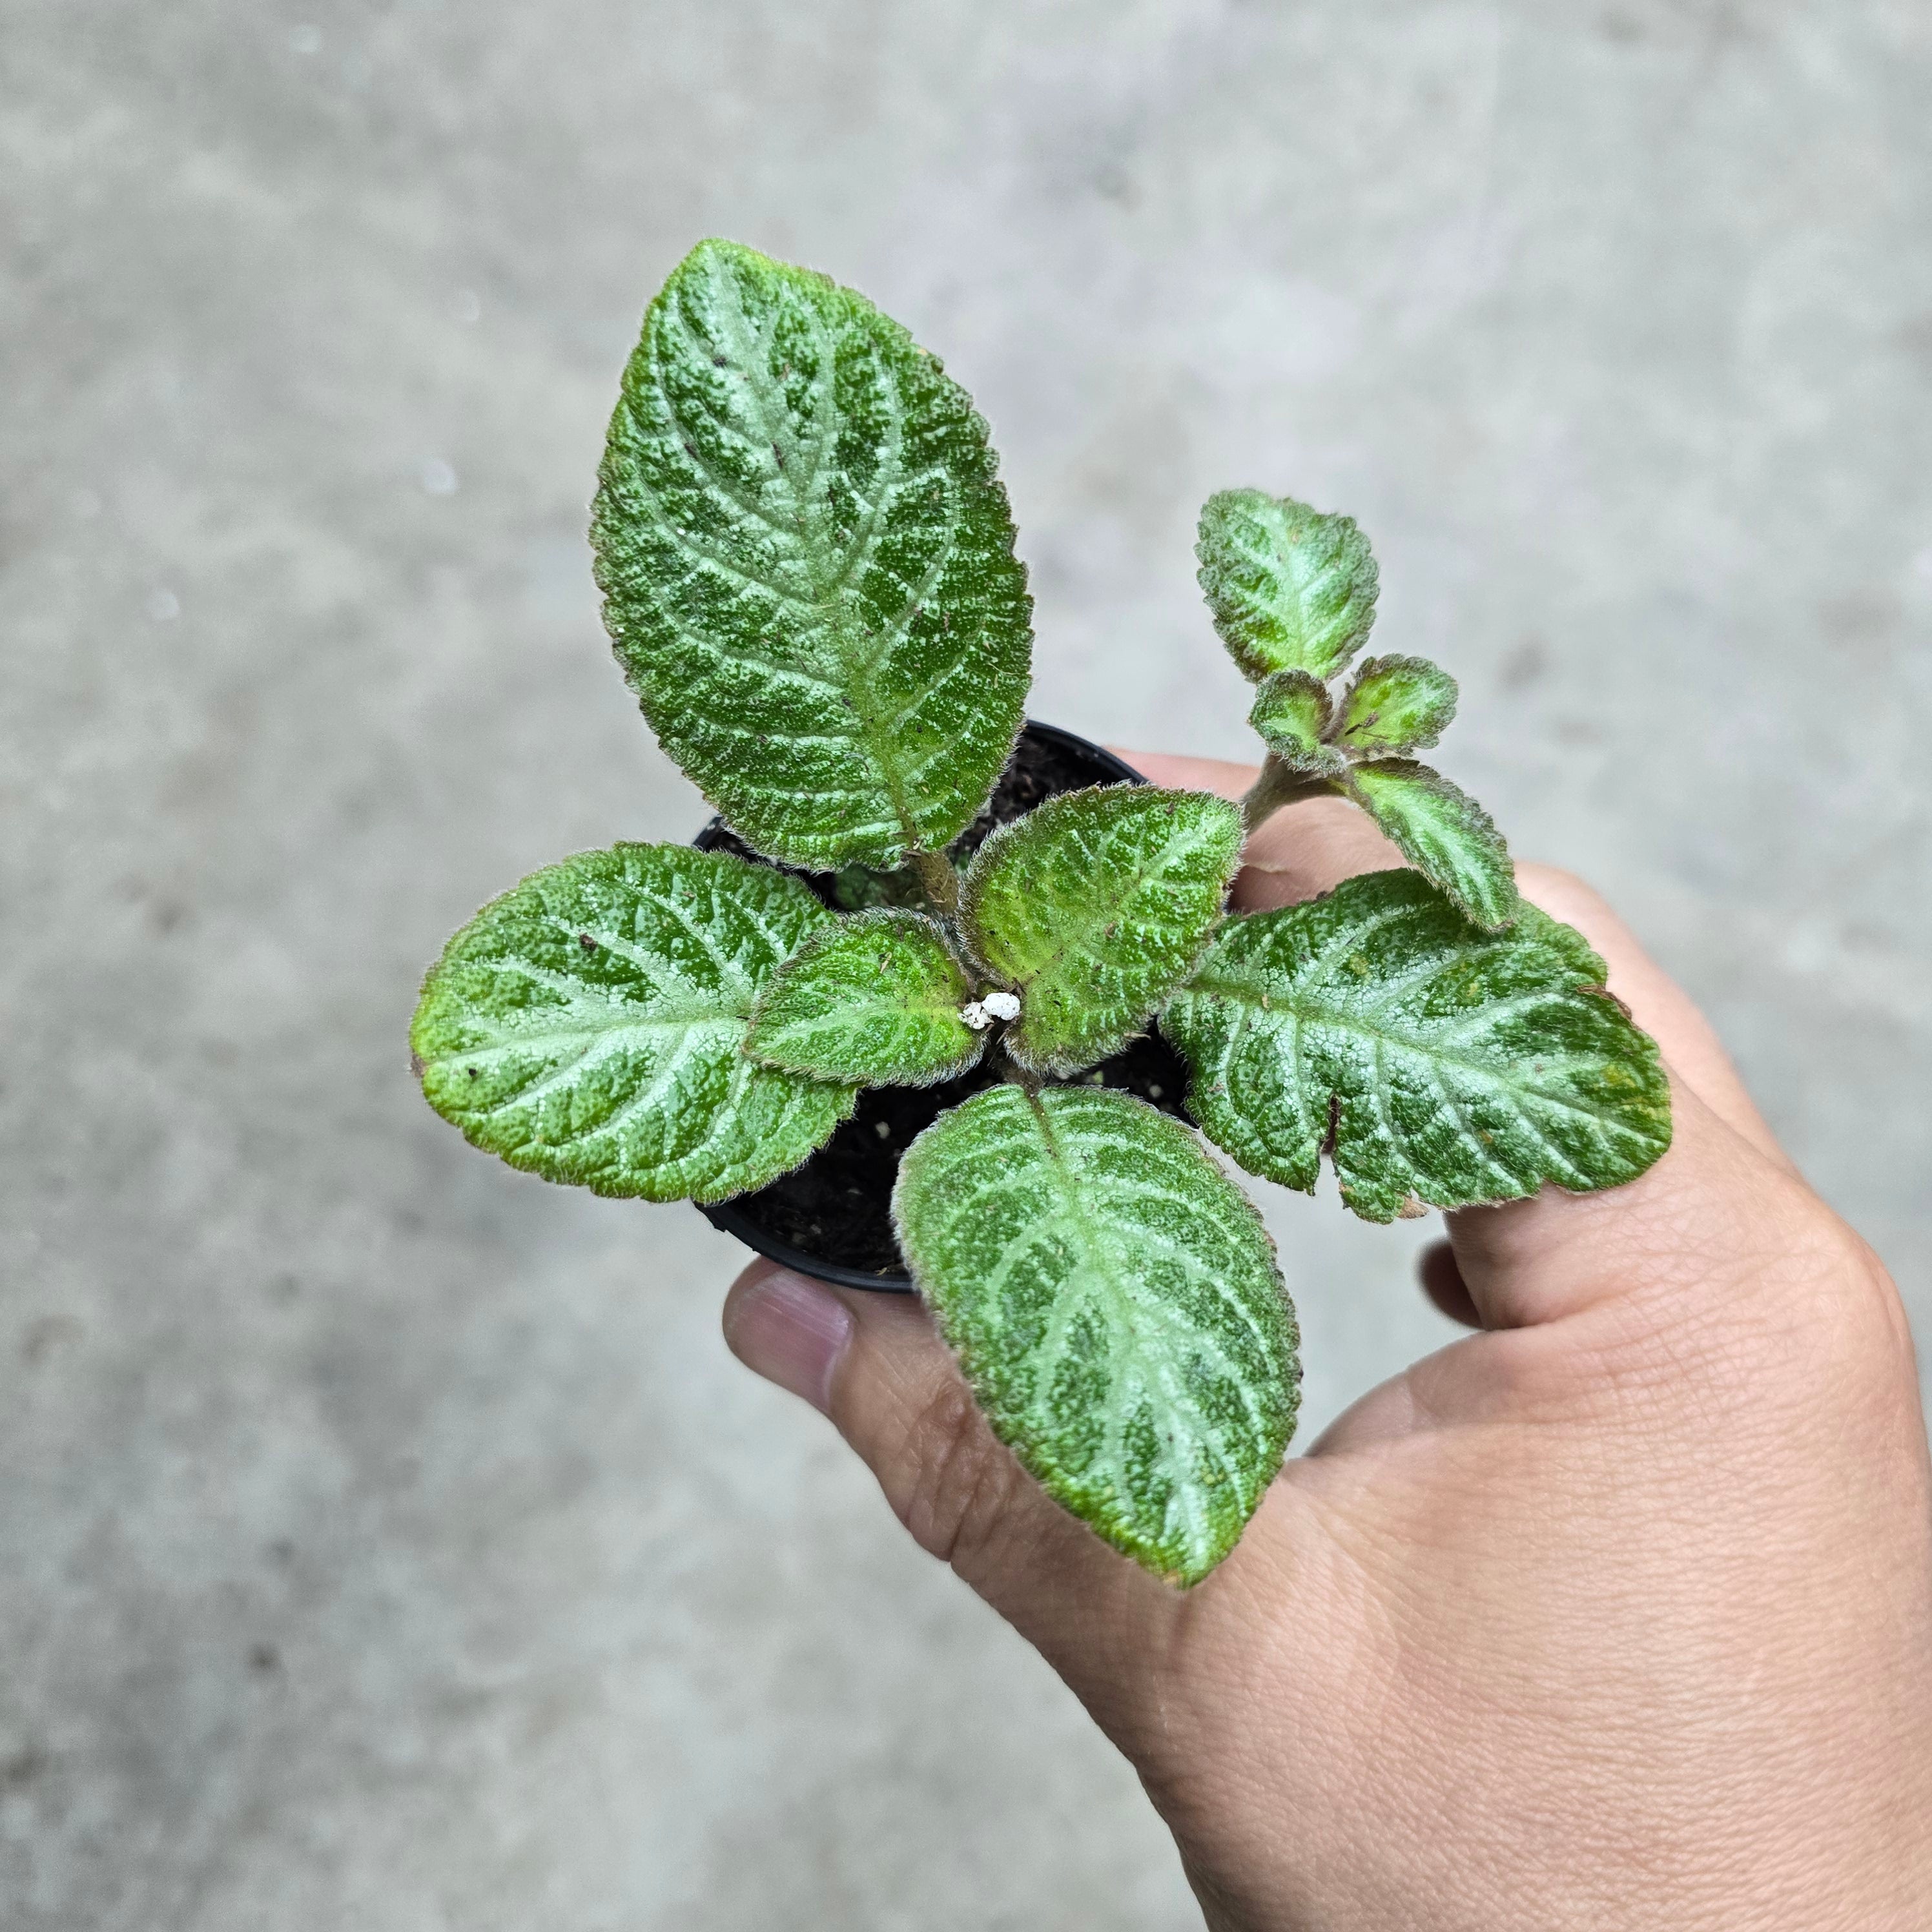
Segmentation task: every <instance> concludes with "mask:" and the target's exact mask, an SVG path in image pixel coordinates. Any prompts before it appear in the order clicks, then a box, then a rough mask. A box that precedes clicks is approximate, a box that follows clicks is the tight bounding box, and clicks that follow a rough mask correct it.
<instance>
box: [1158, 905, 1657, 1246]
mask: <svg viewBox="0 0 1932 1932" xmlns="http://www.w3.org/2000/svg"><path fill="white" fill-rule="evenodd" d="M1603 986H1604V962H1602V960H1601V959H1598V956H1596V954H1595V953H1593V952H1592V951H1591V950H1590V947H1589V944H1588V943H1587V942H1586V941H1585V939H1584V938H1583V935H1582V934H1580V933H1579V932H1576V931H1575V930H1574V929H1572V928H1571V927H1569V926H1562V925H1559V923H1558V922H1556V920H1555V919H1551V918H1550V916H1548V915H1547V913H1542V912H1539V911H1538V910H1537V909H1536V908H1535V907H1534V906H1532V905H1529V904H1527V903H1525V904H1523V905H1522V906H1521V907H1520V910H1519V913H1518V916H1517V922H1516V924H1515V925H1514V926H1512V927H1511V929H1509V930H1508V932H1500V933H1487V932H1482V931H1480V930H1479V929H1478V928H1476V927H1475V926H1472V925H1471V924H1470V923H1469V921H1468V920H1467V919H1465V918H1463V916H1462V915H1461V913H1459V912H1458V911H1457V910H1456V908H1455V907H1454V906H1453V905H1451V904H1450V903H1449V901H1448V900H1447V899H1446V898H1444V896H1443V895H1442V893H1440V892H1438V891H1437V890H1436V889H1435V888H1434V887H1433V886H1431V885H1430V883H1428V881H1427V880H1425V879H1422V878H1420V877H1418V876H1417V875H1416V874H1415V873H1413V872H1408V871H1391V872H1370V873H1367V874H1364V876H1362V877H1360V878H1355V879H1349V880H1345V881H1344V882H1343V883H1342V884H1341V885H1340V886H1337V888H1336V889H1335V890H1334V892H1331V893H1329V894H1328V895H1327V896H1326V897H1325V898H1319V899H1316V900H1313V901H1310V903H1308V904H1305V905H1297V906H1286V907H1282V908H1281V909H1280V910H1278V911H1275V912H1265V913H1254V914H1252V915H1251V916H1249V917H1247V918H1245V919H1232V920H1230V921H1229V922H1228V924H1227V925H1226V926H1223V928H1222V929H1221V931H1220V933H1219V934H1218V935H1217V937H1216V938H1215V941H1214V944H1213V945H1212V946H1211V947H1210V948H1209V949H1208V956H1207V957H1206V958H1205V959H1204V960H1203V961H1202V964H1201V970H1200V971H1199V972H1198V973H1197V974H1196V975H1195V977H1194V978H1193V980H1192V981H1191V982H1190V983H1189V985H1188V986H1187V988H1186V989H1185V990H1184V992H1181V993H1180V994H1178V995H1177V996H1176V997H1175V999H1174V1000H1173V1001H1172V1003H1171V1004H1169V1007H1168V1008H1167V1010H1166V1012H1165V1013H1163V1015H1162V1016H1161V1030H1162V1031H1163V1032H1164V1033H1166V1034H1167V1035H1168V1036H1169V1038H1170V1039H1172V1040H1173V1041H1174V1042H1175V1045H1176V1046H1178V1047H1179V1048H1180V1049H1181V1052H1183V1053H1184V1054H1185V1055H1186V1056H1187V1060H1188V1062H1189V1064H1190V1068H1191V1069H1192V1071H1193V1082H1192V1084H1191V1085H1190V1088H1189V1089H1188V1097H1187V1104H1188V1108H1189V1110H1190V1112H1192V1113H1193V1116H1194V1118H1195V1119H1196V1120H1197V1121H1199V1122H1200V1124H1201V1127H1202V1130H1203V1131H1204V1132H1205V1133H1206V1134H1207V1135H1208V1138H1209V1139H1211V1140H1213V1141H1214V1142H1216V1143H1217V1145H1220V1146H1221V1147H1223V1148H1226V1150H1227V1151H1228V1152H1229V1154H1232V1155H1233V1156H1234V1157H1235V1160H1238V1161H1239V1162H1240V1163H1241V1165H1242V1166H1244V1167H1245V1168H1247V1169H1248V1170H1249V1172H1250V1173H1253V1174H1259V1175H1265V1177H1266V1178H1268V1179H1269V1180H1271V1181H1280V1182H1282V1183H1283V1184H1284V1185H1286V1186H1287V1187H1299V1188H1302V1189H1304V1190H1307V1189H1312V1188H1313V1187H1314V1185H1315V1179H1316V1172H1317V1169H1319V1166H1320V1163H1321V1156H1322V1149H1323V1148H1324V1146H1325V1145H1331V1142H1332V1148H1333V1154H1334V1162H1335V1171H1336V1173H1337V1176H1338V1178H1340V1181H1341V1184H1342V1193H1343V1199H1345V1200H1346V1202H1348V1204H1349V1206H1350V1207H1351V1208H1353V1209H1354V1210H1355V1212H1356V1213H1357V1214H1360V1215H1361V1216H1363V1217H1364V1218H1365V1219H1367V1220H1371V1221H1388V1220H1393V1219H1394V1217H1396V1216H1397V1214H1401V1213H1403V1212H1404V1211H1406V1210H1410V1209H1412V1208H1413V1207H1414V1205H1415V1204H1417V1203H1418V1202H1421V1203H1427V1205H1430V1206H1432V1207H1436V1208H1460V1207H1466V1206H1469V1205H1472V1204H1473V1203H1475V1202H1485V1201H1508V1200H1512V1199H1517V1197H1519V1196H1523V1195H1526V1194H1533V1193H1535V1192H1536V1190H1538V1188H1539V1187H1541V1186H1542V1185H1543V1184H1544V1182H1545V1181H1554V1182H1555V1183H1556V1184H1557V1185H1558V1186H1559V1187H1567V1188H1569V1189H1571V1190H1574V1191H1577V1192H1579V1193H1583V1192H1587V1191H1589V1190H1592V1189H1595V1188H1600V1187H1615V1186H1616V1185H1617V1184H1619V1183H1620V1182H1622V1181H1630V1180H1632V1179H1634V1178H1635V1177H1636V1176H1637V1175H1640V1174H1641V1173H1642V1172H1643V1171H1644V1169H1646V1168H1647V1167H1649V1166H1650V1165H1651V1163H1652V1162H1653V1161H1655V1160H1656V1159H1657V1158H1658V1156H1659V1155H1661V1154H1662V1153H1663V1152H1664V1150H1665V1148H1667V1147H1668V1146H1669V1145H1670V1084H1669V1082H1668V1081H1667V1079H1666V1077H1665V1075H1664V1070H1663V1068H1662V1067H1661V1065H1660V1064H1659V1063H1658V1055H1657V1047H1656V1045H1655V1043H1654V1042H1653V1041H1652V1040H1651V1039H1650V1038H1649V1036H1648V1035H1647V1034H1644V1033H1643V1032H1642V1031H1640V1030H1639V1029H1638V1028H1637V1026H1636V1025H1634V1024H1633V1023H1632V1022H1631V1019H1629V1017H1628V1016H1627V1015H1626V1014H1625V1012H1624V1010H1623V1009H1622V1007H1620V1006H1619V1004H1617V1002H1616V1001H1615V1000H1613V999H1612V998H1610V995H1608V994H1607V993H1606V992H1604V990H1603Z"/></svg>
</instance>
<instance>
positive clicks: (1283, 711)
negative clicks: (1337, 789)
mask: <svg viewBox="0 0 1932 1932" xmlns="http://www.w3.org/2000/svg"><path fill="white" fill-rule="evenodd" d="M1333 721H1334V706H1333V705H1332V704H1331V703H1330V702H1329V698H1328V686H1327V685H1325V684H1324V683H1323V682H1322V680H1321V679H1319V677H1317V676H1315V674H1314V673H1313V672H1312V671H1305V670H1278V671H1276V672H1274V673H1272V674H1271V676H1268V677H1265V678H1264V679H1262V682H1261V685H1260V687H1259V689H1258V690H1257V691H1256V693H1255V702H1254V708H1253V709H1252V710H1251V711H1250V712H1249V713H1248V722H1249V723H1250V724H1252V725H1253V727H1255V729H1256V730H1257V731H1259V733H1261V735H1262V738H1263V739H1265V741H1266V742H1267V745H1268V749H1269V750H1270V751H1272V752H1273V753H1274V754H1275V756H1276V757H1277V758H1279V759H1280V760H1281V761H1282V763H1283V764H1285V765H1287V766H1289V767H1290V768H1291V769H1293V770H1295V771H1298V772H1307V773H1309V774H1310V776H1313V777H1327V776H1329V775H1333V774H1335V773H1337V772H1341V771H1343V769H1346V766H1347V764H1348V762H1349V761H1348V760H1347V759H1346V758H1345V757H1343V755H1342V754H1341V753H1340V751H1337V750H1336V748H1334V745H1330V744H1327V743H1325V742H1323V739H1324V737H1325V733H1327V731H1328V727H1329V726H1330V724H1331V723H1333Z"/></svg>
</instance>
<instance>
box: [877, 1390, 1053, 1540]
mask: <svg viewBox="0 0 1932 1932" xmlns="http://www.w3.org/2000/svg"><path fill="white" fill-rule="evenodd" d="M904 1467H905V1469H906V1470H907V1481H906V1483H905V1484H904V1489H903V1490H902V1492H901V1494H900V1496H898V1498H897V1499H895V1504H896V1507H897V1509H898V1516H899V1520H900V1521H901V1522H902V1523H904V1525H905V1526H906V1528H907V1529H908V1530H909V1531H910V1532H911V1533H912V1535H913V1539H914V1540H915V1541H916V1542H917V1543H918V1544H919V1547H920V1548H921V1549H922V1550H926V1551H928V1552H929V1553H930V1554H932V1556H937V1557H938V1558H939V1559H940V1560H941V1562H944V1563H950V1564H951V1565H953V1567H954V1568H956V1569H957V1568H962V1567H963V1566H965V1565H970V1564H971V1562H972V1560H973V1559H974V1558H975V1557H976V1556H978V1555H979V1554H980V1553H982V1552H983V1550H985V1548H986V1546H987V1544H989V1542H991V1541H992V1539H993V1538H995V1536H996V1535H998V1532H999V1531H1000V1529H1001V1525H1002V1523H1003V1522H1004V1519H1005V1517H1006V1515H1007V1508H1008V1506H1009V1505H1010V1503H1011V1502H1012V1500H1013V1493H1014V1490H1015V1488H1016V1485H1017V1484H1018V1483H1019V1481H1022V1480H1024V1478H1023V1477H1022V1472H1021V1470H1020V1467H1019V1464H1018V1463H1016V1461H1015V1460H1013V1453H1012V1451H1010V1450H1009V1449H1008V1448H1007V1447H1006V1446H1005V1445H1004V1444H1003V1443H1001V1442H999V1441H998V1439H996V1438H995V1436H994V1435H993V1433H992V1430H990V1429H989V1428H988V1427H987V1426H986V1420H985V1418H983V1416H982V1415H980V1412H979V1410H978V1409H977V1407H975V1406H974V1401H973V1398H972V1397H971V1394H969V1393H968V1391H967V1390H966V1388H965V1386H964V1385H963V1384H962V1383H960V1382H946V1383H944V1384H942V1385H941V1387H940V1388H938V1390H936V1391H935V1392H934V1393H933V1394H932V1395H931V1396H930V1397H928V1398H927V1400H926V1402H925V1403H923V1405H922V1406H921V1407H920V1409H919V1411H918V1412H917V1413H916V1415H914V1416H913V1421H912V1424H911V1427H910V1429H909V1430H908V1431H907V1436H906V1442H905V1452H904Z"/></svg>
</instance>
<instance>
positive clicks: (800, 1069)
mask: <svg viewBox="0 0 1932 1932" xmlns="http://www.w3.org/2000/svg"><path fill="white" fill-rule="evenodd" d="M972 996H973V989H972V986H971V983H970V982H969V981H968V979H967V977H966V975H965V973H964V972H963V971H962V970H961V968H960V965H959V961H958V960H957V959H955V958H954V957H953V951H952V949H951V948H950V947H949V946H948V945H947V943H946V939H945V935H944V934H943V933H942V932H941V931H940V929H939V927H938V924H937V922H935V921H934V920H932V919H928V918H926V917H924V916H922V915H921V914H919V913H910V912H884V911H881V912H865V913H859V915H858V916H856V917H855V918H852V919H841V920H840V921H839V922H838V924H837V925H836V926H832V927H830V928H829V929H826V930H825V931H823V932H815V933H814V934H813V935H811V938H808V940H806V941H805V944H803V945H802V946H801V947H799V950H797V951H796V953H793V955H792V956H791V958H790V959H788V960H787V961H786V962H785V963H784V965H783V966H781V968H779V969H778V974H777V977H775V978H774V979H773V980H772V983H770V985H769V986H767V987H766V989H765V990H764V992H763V994H762V995H760V998H759V1001H758V1004H757V1007H756V1008H755V1009H754V1011H753V1013H752V1015H751V1032H750V1034H749V1036H748V1037H747V1039H746V1040H745V1052H747V1053H748V1054H749V1055H751V1058H753V1059H754V1060H755V1061H758V1062H759V1063H760V1065H763V1066H766V1067H783V1068H784V1070H786V1071H787V1072H788V1073H808V1074H810V1075H811V1076H814V1078H816V1079H820V1080H849V1081H853V1082H856V1083H857V1084H858V1085H861V1086H866V1087H877V1086H901V1087H926V1086H929V1085H932V1082H935V1081H936V1080H950V1079H952V1078H953V1076H954V1075H956V1074H959V1073H965V1071H966V1070H967V1069H968V1067H971V1066H972V1065H973V1064H974V1063H975V1062H976V1061H977V1060H978V1059H979V1058H980V1052H981V1050H982V1049H983V1046H984V1045H985V1034H984V1033H983V1032H976V1031H974V1029H973V1028H971V1027H969V1026H968V1025H967V1024H966V1022H965V1020H963V1019H962V1018H961V1017H960V1010H961V1008H962V1007H963V1006H965V1004H966V1003H967V1002H968V1001H970V1000H971V998H972Z"/></svg>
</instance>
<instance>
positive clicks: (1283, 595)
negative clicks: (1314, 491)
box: [1194, 490, 1379, 682]
mask: <svg viewBox="0 0 1932 1932" xmlns="http://www.w3.org/2000/svg"><path fill="white" fill-rule="evenodd" d="M1194 553H1195V555H1196V556H1197V557H1199V559H1200V561H1201V571H1200V581H1201V588H1202V591H1203V592H1205V594H1206V596H1207V598H1208V609H1209V610H1211V612H1212V613H1214V628H1216V629H1217V631H1220V634H1221V641H1222V642H1223V643H1225V644H1226V646H1228V649H1229V651H1230V652H1232V655H1233V656H1234V659H1235V663H1237V664H1239V665H1240V666H1241V670H1242V673H1243V674H1244V676H1247V677H1249V678H1251V679H1254V680H1256V682H1259V680H1260V679H1262V678H1265V677H1266V676H1268V674H1269V673H1270V672H1271V671H1278V670H1305V671H1308V672H1311V673H1313V675H1314V676H1316V677H1317V678H1319V679H1323V680H1324V681H1326V680H1327V679H1329V678H1331V677H1333V676H1335V675H1336V673H1337V672H1338V671H1340V670H1341V669H1342V668H1343V666H1344V665H1346V664H1347V663H1348V661H1349V659H1350V658H1352V657H1353V656H1354V655H1355V653H1356V652H1357V651H1358V650H1359V649H1361V646H1362V642H1363V640H1364V638H1366V637H1367V636H1368V634H1369V628H1370V625H1372V624H1373V623H1374V622H1375V620H1376V590H1377V588H1378V583H1379V577H1378V573H1377V571H1376V559H1375V556H1374V553H1373V552H1372V551H1371V550H1370V548H1369V540H1368V538H1367V537H1365V536H1364V535H1363V534H1362V532H1361V530H1360V529H1358V528H1357V526H1356V523H1355V518H1354V517H1343V516H1324V515H1322V514H1321V513H1320V512H1319V511H1316V510H1312V509H1310V508H1309V507H1308V505H1307V504H1306V503H1298V502H1295V500H1294V499H1293V498H1292V497H1286V496H1284V497H1275V496H1268V495H1267V494H1266V493H1265V492H1264V491H1262V490H1223V491H1221V492H1220V494H1219V495H1218V496H1210V497H1209V498H1208V501H1207V502H1206V504H1205V506H1204V507H1203V508H1202V512H1201V535H1200V541H1199V542H1198V543H1197V544H1196V545H1195V549H1194Z"/></svg>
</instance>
